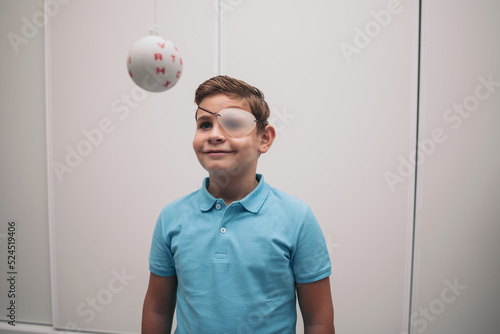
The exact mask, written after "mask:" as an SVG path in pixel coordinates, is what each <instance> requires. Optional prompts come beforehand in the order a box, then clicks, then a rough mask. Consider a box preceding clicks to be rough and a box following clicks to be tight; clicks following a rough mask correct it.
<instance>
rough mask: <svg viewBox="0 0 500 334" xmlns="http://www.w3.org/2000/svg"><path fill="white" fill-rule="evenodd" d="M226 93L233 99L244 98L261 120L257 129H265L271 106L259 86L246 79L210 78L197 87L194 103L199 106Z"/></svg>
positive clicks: (220, 76) (259, 130)
mask: <svg viewBox="0 0 500 334" xmlns="http://www.w3.org/2000/svg"><path fill="white" fill-rule="evenodd" d="M218 94H224V95H226V96H227V97H229V98H231V99H242V100H243V103H244V104H245V106H246V107H248V108H250V111H251V112H252V114H253V115H254V116H255V119H257V120H258V121H259V122H257V131H258V132H259V133H260V132H262V131H264V129H265V128H266V125H268V124H269V123H268V121H267V119H268V118H269V115H270V110H269V106H268V105H267V102H266V101H265V100H264V94H263V93H262V92H261V91H260V90H259V89H257V88H255V87H253V86H250V85H249V84H247V83H246V82H244V81H241V80H238V79H235V78H231V77H228V76H227V75H218V76H216V77H213V78H211V79H208V80H207V81H205V82H204V83H202V84H201V85H200V86H198V89H196V93H195V97H194V103H196V105H197V106H199V105H200V103H201V102H202V101H203V100H204V99H205V98H206V97H209V96H212V95H218Z"/></svg>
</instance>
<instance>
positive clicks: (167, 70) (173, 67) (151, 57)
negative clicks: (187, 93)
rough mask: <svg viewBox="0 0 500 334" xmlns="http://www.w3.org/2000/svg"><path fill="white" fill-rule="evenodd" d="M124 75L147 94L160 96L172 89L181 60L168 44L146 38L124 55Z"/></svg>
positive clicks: (152, 35)
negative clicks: (128, 76)
mask: <svg viewBox="0 0 500 334" xmlns="http://www.w3.org/2000/svg"><path fill="white" fill-rule="evenodd" d="M127 68H128V73H129V75H130V77H131V78H132V80H133V81H134V82H135V83H136V85H137V86H139V87H141V88H143V89H145V90H147V91H149V92H163V91H166V90H167V89H170V88H172V87H173V86H174V85H175V84H176V83H177V81H179V78H180V77H181V74H182V58H181V56H180V55H179V52H178V49H177V47H176V46H175V45H174V43H172V42H171V41H169V40H167V39H166V38H164V37H161V36H158V35H157V33H156V31H155V30H154V29H152V30H151V31H150V35H149V36H146V37H143V38H141V39H139V40H138V41H137V42H135V43H134V44H133V45H132V47H131V48H130V51H129V53H128V58H127Z"/></svg>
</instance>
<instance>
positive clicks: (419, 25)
mask: <svg viewBox="0 0 500 334" xmlns="http://www.w3.org/2000/svg"><path fill="white" fill-rule="evenodd" d="M421 51H422V0H419V1H418V55H417V101H416V105H417V110H416V133H415V178H414V194H413V222H412V223H413V226H412V238H411V240H412V241H411V262H410V287H409V289H410V291H409V305H408V331H407V332H408V333H411V325H412V324H411V315H412V311H413V293H414V276H415V244H416V243H415V233H416V225H417V180H418V161H419V151H418V146H419V145H418V140H419V131H420V85H421V81H420V79H421V71H420V70H421V57H422V54H421Z"/></svg>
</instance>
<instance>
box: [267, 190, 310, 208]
mask: <svg viewBox="0 0 500 334" xmlns="http://www.w3.org/2000/svg"><path fill="white" fill-rule="evenodd" d="M270 192H271V194H272V198H271V199H272V200H273V201H276V202H280V203H282V204H287V205H290V206H292V207H298V208H308V207H309V205H307V204H306V203H305V202H304V201H302V200H301V199H299V198H297V197H295V196H293V195H290V194H289V193H287V192H284V191H283V190H281V189H278V188H274V187H270Z"/></svg>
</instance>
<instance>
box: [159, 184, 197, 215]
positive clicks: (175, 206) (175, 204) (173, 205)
mask: <svg viewBox="0 0 500 334" xmlns="http://www.w3.org/2000/svg"><path fill="white" fill-rule="evenodd" d="M199 191H200V189H198V190H195V191H193V192H191V193H189V194H187V195H184V196H182V197H179V198H177V199H175V200H173V201H172V202H170V203H168V204H166V205H165V206H163V208H162V213H165V212H176V211H179V210H186V208H187V207H191V206H192V205H193V204H196V202H197V200H196V199H197V194H198V192H199Z"/></svg>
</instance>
